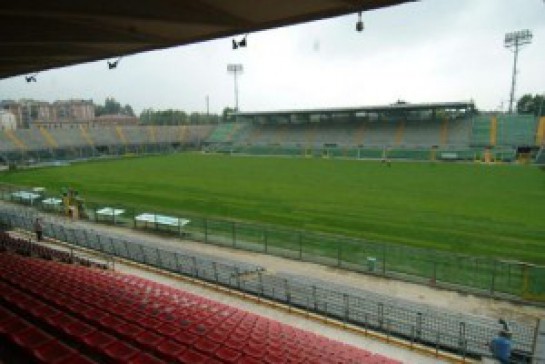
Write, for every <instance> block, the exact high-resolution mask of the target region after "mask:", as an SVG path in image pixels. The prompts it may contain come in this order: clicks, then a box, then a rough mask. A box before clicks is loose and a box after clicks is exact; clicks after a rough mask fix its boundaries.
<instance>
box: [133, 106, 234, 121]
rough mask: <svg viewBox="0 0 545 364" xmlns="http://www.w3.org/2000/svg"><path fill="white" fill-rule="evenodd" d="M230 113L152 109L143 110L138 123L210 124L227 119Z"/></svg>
mask: <svg viewBox="0 0 545 364" xmlns="http://www.w3.org/2000/svg"><path fill="white" fill-rule="evenodd" d="M231 111H232V109H231V108H228V107H226V108H225V109H224V110H223V112H222V114H221V115H219V114H214V113H210V114H208V113H199V112H192V113H187V112H185V111H184V110H174V109H168V110H154V109H152V108H148V109H144V110H142V112H141V113H140V123H141V124H147V125H180V124H210V123H220V122H223V121H226V120H227V119H228V114H229V113H230V112H231Z"/></svg>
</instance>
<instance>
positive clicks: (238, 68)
mask: <svg viewBox="0 0 545 364" xmlns="http://www.w3.org/2000/svg"><path fill="white" fill-rule="evenodd" d="M243 71H244V68H243V67H242V65H241V64H228V65H227V72H229V73H232V74H233V75H234V76H235V77H234V78H235V112H238V74H239V73H242V72H243Z"/></svg>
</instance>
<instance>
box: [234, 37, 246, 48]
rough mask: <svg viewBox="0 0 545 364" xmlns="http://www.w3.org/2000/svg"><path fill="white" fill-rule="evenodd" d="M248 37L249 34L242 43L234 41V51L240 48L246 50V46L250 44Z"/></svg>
mask: <svg viewBox="0 0 545 364" xmlns="http://www.w3.org/2000/svg"><path fill="white" fill-rule="evenodd" d="M247 37H248V34H246V35H245V36H244V38H242V39H241V40H240V41H238V42H237V40H236V39H233V40H232V42H233V49H238V48H244V47H246V45H247V44H248V42H247V41H246V38H247Z"/></svg>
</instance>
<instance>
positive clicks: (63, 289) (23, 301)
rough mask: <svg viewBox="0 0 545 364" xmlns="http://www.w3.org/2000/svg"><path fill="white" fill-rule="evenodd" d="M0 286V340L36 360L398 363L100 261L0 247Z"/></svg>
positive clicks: (61, 361) (57, 361)
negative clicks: (99, 265)
mask: <svg viewBox="0 0 545 364" xmlns="http://www.w3.org/2000/svg"><path fill="white" fill-rule="evenodd" d="M0 290H1V291H2V296H1V298H0V340H1V342H2V345H3V347H5V346H6V345H8V344H9V347H11V348H15V349H14V350H19V351H20V353H21V355H26V357H27V358H30V359H32V360H34V361H37V362H43V363H79V362H83V363H85V362H108V363H159V362H171V363H174V362H176V363H398V362H397V361H395V360H392V359H389V358H386V357H384V356H381V355H374V354H372V353H371V352H368V351H365V350H362V349H358V348H355V347H353V346H349V345H346V344H343V343H340V342H337V341H334V340H331V339H328V338H325V337H322V336H320V335H316V334H313V333H310V332H306V331H303V330H300V329H296V328H293V327H291V326H289V325H286V324H282V323H279V322H276V321H273V320H270V319H268V318H265V317H261V316H258V315H255V314H251V313H248V312H245V311H243V310H239V309H237V308H235V307H230V306H227V305H224V304H221V303H218V302H215V301H212V300H209V299H207V298H203V297H199V296H196V295H193V294H190V293H187V292H184V291H182V290H179V289H175V288H172V287H169V286H166V285H162V284H159V283H155V282H152V281H148V280H145V279H142V278H139V277H135V276H130V275H124V274H120V273H116V272H113V271H108V270H100V269H90V268H87V267H83V266H79V265H72V264H62V263H59V262H55V261H46V260H39V259H33V258H28V257H23V256H19V255H15V254H10V253H9V252H2V253H0ZM23 317H24V318H25V319H23ZM0 360H1V359H0Z"/></svg>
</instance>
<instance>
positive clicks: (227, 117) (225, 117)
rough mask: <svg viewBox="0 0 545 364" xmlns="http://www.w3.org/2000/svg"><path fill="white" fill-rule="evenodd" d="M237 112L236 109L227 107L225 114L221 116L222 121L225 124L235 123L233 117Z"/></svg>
mask: <svg viewBox="0 0 545 364" xmlns="http://www.w3.org/2000/svg"><path fill="white" fill-rule="evenodd" d="M233 112H235V109H233V108H230V107H229V106H226V107H225V108H224V109H223V113H222V114H221V115H222V120H223V122H226V121H233V120H234V118H233V116H232V113H233Z"/></svg>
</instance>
